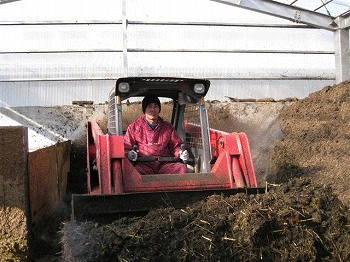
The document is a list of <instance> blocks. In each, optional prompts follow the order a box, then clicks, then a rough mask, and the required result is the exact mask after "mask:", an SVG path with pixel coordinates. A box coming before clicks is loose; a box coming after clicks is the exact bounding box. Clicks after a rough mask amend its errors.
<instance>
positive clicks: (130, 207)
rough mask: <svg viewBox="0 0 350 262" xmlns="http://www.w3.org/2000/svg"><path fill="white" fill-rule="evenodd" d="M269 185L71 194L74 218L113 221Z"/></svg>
mask: <svg viewBox="0 0 350 262" xmlns="http://www.w3.org/2000/svg"><path fill="white" fill-rule="evenodd" d="M265 190H266V188H235V189H215V190H196V191H195V190H192V191H171V192H143V193H127V194H120V195H88V194H82V195H78V194H74V195H72V220H73V221H77V222H85V221H94V222H98V223H110V222H113V221H114V220H117V219H119V218H122V217H126V216H129V217H130V216H140V215H145V214H146V213H147V212H149V211H150V210H151V209H156V208H166V207H174V208H185V207H186V206H188V205H191V204H194V203H196V202H198V201H201V200H204V199H206V198H207V197H208V196H211V195H214V194H216V195H223V196H229V195H234V194H238V193H245V194H258V193H264V192H265Z"/></svg>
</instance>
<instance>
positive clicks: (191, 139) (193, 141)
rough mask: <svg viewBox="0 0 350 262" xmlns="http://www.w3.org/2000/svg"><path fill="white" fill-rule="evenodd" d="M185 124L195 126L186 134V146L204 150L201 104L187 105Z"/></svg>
mask: <svg viewBox="0 0 350 262" xmlns="http://www.w3.org/2000/svg"><path fill="white" fill-rule="evenodd" d="M184 122H185V123H191V124H193V125H192V128H191V129H190V130H188V132H186V141H185V143H186V145H187V146H189V147H192V148H202V147H203V145H202V132H201V123H200V116H199V104H188V105H186V109H185V116H184Z"/></svg>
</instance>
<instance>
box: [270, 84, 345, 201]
mask: <svg viewBox="0 0 350 262" xmlns="http://www.w3.org/2000/svg"><path fill="white" fill-rule="evenodd" d="M349 87H350V83H349V82H344V83H341V84H339V85H335V86H332V87H325V88H323V89H322V90H320V91H318V92H315V93H313V94H311V95H310V96H309V97H307V98H305V99H303V100H300V101H298V102H296V103H293V104H292V105H290V106H289V107H285V108H284V109H283V110H282V111H281V113H280V124H281V128H282V131H283V133H284V138H283V139H282V140H280V141H278V142H277V143H276V144H275V149H274V153H273V155H272V159H271V161H270V163H271V168H272V170H274V171H273V173H274V174H275V177H274V179H273V180H275V181H276V182H277V183H283V182H286V181H288V180H289V179H290V178H291V177H300V176H307V177H310V178H311V179H313V180H314V181H317V182H319V183H321V184H325V185H330V186H332V188H333V189H334V192H335V193H336V194H337V195H338V197H339V198H340V199H341V201H342V202H343V203H345V204H346V205H348V206H350V179H349V177H350V89H349Z"/></svg>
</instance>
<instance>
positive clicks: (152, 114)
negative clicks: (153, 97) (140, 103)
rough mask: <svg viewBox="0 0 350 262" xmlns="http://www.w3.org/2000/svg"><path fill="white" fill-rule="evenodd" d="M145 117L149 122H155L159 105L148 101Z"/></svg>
mask: <svg viewBox="0 0 350 262" xmlns="http://www.w3.org/2000/svg"><path fill="white" fill-rule="evenodd" d="M145 115H146V119H147V121H148V122H150V123H155V122H157V120H158V116H159V106H158V104H156V103H150V104H149V105H148V106H147V107H146V110H145Z"/></svg>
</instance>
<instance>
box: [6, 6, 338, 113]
mask: <svg viewBox="0 0 350 262" xmlns="http://www.w3.org/2000/svg"><path fill="white" fill-rule="evenodd" d="M125 3H126V17H125V18H127V19H128V26H127V31H126V38H124V37H125V34H124V35H123V25H122V23H121V21H122V19H123V15H122V6H123V5H122V0H119V1H114V0H113V1H112V0H102V1H88V0H84V1H68V0H62V1H54V0H49V1H43V0H23V1H18V2H13V3H9V4H4V5H1V6H0V17H1V20H2V21H3V22H2V23H1V21H0V24H1V25H0V37H1V39H2V40H1V41H0V105H6V106H29V105H43V106H53V105H62V104H71V102H72V101H74V100H93V101H95V103H103V102H104V101H105V100H107V97H108V93H109V91H110V89H111V88H112V87H113V85H114V82H115V79H117V78H118V77H122V76H125V74H126V73H127V75H128V76H172V77H196V78H209V79H212V89H211V91H210V93H209V94H208V99H211V100H212V99H218V100H224V99H225V97H226V96H229V97H237V98H266V97H268V98H275V99H282V98H286V97H299V98H301V97H305V96H307V95H308V94H309V93H311V92H313V91H316V90H318V89H320V88H322V87H324V86H326V85H331V84H333V83H334V78H335V72H334V71H335V62H334V61H335V60H334V54H333V53H334V43H333V33H332V32H329V31H325V30H319V29H310V28H298V29H296V28H288V26H293V24H292V23H291V22H288V21H285V20H282V19H279V18H275V17H271V16H267V15H263V14H260V13H256V12H252V11H247V10H243V9H240V8H236V7H232V6H226V5H222V4H219V3H216V2H212V1H209V0H208V1H203V0H191V1H188V0H179V1H171V0H168V1H164V0H162V1H161V0H154V1H146V0H125ZM48 21H50V22H48ZM82 21H90V22H86V23H82ZM96 21H105V22H102V23H98V24H96ZM108 21H109V22H108ZM141 21H143V22H141ZM162 21H163V22H164V21H165V22H164V23H163V24H162V25H160V24H159V22H162ZM169 21H170V22H171V21H173V22H174V23H173V24H171V23H169ZM38 22H39V23H38ZM77 22H78V23H77ZM188 22H190V23H194V24H192V25H179V24H177V23H188ZM202 22H204V23H207V24H208V25H197V24H196V23H202ZM210 23H214V24H215V23H224V24H223V25H218V24H216V25H209V24H210ZM277 24H278V25H281V27H279V26H277V27H276V25H277ZM258 25H260V26H258ZM261 25H268V27H264V26H261ZM283 25H284V26H285V27H283ZM123 40H126V41H124V42H123ZM123 43H124V44H125V45H123ZM123 50H124V51H126V50H127V53H126V54H125V53H124V54H123ZM125 65H127V72H125V68H124V67H125Z"/></svg>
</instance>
